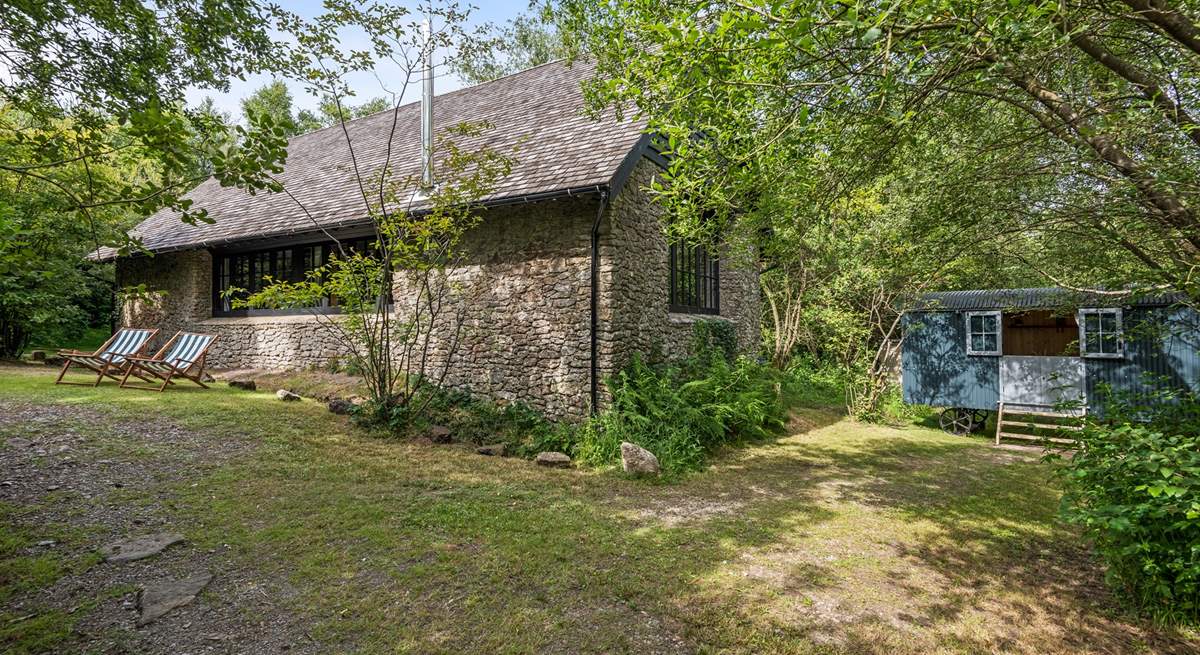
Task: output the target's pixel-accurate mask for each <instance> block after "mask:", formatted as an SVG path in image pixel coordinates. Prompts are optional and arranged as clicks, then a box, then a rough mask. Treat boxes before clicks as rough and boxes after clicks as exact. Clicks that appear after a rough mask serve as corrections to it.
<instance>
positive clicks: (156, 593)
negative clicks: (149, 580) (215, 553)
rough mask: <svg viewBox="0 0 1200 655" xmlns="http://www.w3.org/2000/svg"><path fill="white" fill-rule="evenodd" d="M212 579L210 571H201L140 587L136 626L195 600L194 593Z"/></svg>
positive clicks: (198, 591)
mask: <svg viewBox="0 0 1200 655" xmlns="http://www.w3.org/2000/svg"><path fill="white" fill-rule="evenodd" d="M212 579H213V576H212V574H211V573H209V572H207V571H203V572H201V573H197V574H196V575H193V576H191V577H189V578H184V579H183V580H171V581H168V582H160V583H158V584H153V585H147V586H145V587H142V592H141V593H140V594H138V609H139V610H140V613H139V614H138V620H137V624H138V626H139V627H141V626H143V625H146V624H147V623H150V622H151V621H153V620H155V619H157V618H159V617H161V616H162V615H164V614H166V613H167V612H170V611H171V610H173V609H175V608H176V607H183V606H184V605H187V604H188V603H190V602H192V601H193V600H196V595H197V594H199V593H200V591H201V590H202V589H204V588H205V587H207V586H208V583H210V582H212Z"/></svg>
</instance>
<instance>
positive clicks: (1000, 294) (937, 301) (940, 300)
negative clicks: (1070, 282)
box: [915, 287, 1182, 311]
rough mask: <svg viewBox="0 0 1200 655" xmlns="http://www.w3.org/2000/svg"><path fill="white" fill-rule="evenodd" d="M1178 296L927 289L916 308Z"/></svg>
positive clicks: (1140, 303)
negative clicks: (937, 290)
mask: <svg viewBox="0 0 1200 655" xmlns="http://www.w3.org/2000/svg"><path fill="white" fill-rule="evenodd" d="M1181 300H1182V297H1181V296H1175V295H1153V296H1136V297H1129V296H1108V295H1100V294H1089V293H1081V292H1077V291H1071V290H1068V289H1063V288H1060V287H1038V288H1032V289H973V290H970V291H939V292H936V293H927V294H925V295H924V296H923V297H922V298H921V301H920V302H919V303H918V304H917V307H916V308H915V311H969V310H976V309H980V310H982V309H1014V310H1015V309H1059V308H1069V307H1121V306H1126V307H1130V306H1132V307H1155V306H1163V305H1171V304H1174V303H1177V302H1179V301H1181Z"/></svg>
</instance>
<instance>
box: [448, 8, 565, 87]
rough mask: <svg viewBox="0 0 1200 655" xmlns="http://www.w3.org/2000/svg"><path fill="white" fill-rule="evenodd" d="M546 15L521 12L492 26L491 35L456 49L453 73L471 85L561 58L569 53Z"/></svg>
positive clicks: (452, 63)
mask: <svg viewBox="0 0 1200 655" xmlns="http://www.w3.org/2000/svg"><path fill="white" fill-rule="evenodd" d="M546 18H547V16H546V15H544V14H536V15H524V14H523V15H520V16H517V17H516V18H513V19H511V20H509V21H508V23H507V24H506V25H504V26H501V27H498V28H497V27H494V28H492V32H493V34H492V35H491V37H490V38H487V39H480V40H479V41H477V42H475V43H473V44H471V47H468V48H464V49H462V50H460V51H459V53H458V54H459V56H458V57H457V58H455V59H454V60H453V61H452V62H451V65H452V68H453V70H454V72H455V73H458V75H459V76H461V77H462V78H463V79H464V80H466V81H467V82H469V83H471V84H480V83H482V82H487V81H489V80H494V79H496V78H497V77H503V76H505V75H511V74H512V73H516V72H519V71H523V70H525V69H527V68H532V67H534V66H539V65H541V64H545V63H547V62H551V61H554V60H556V59H563V58H564V57H566V56H567V55H568V54H569V51H568V49H567V46H566V45H565V44H564V43H563V40H562V37H561V36H560V35H559V34H558V30H556V29H555V27H554V24H553V23H551V22H549V21H548V20H545V19H546Z"/></svg>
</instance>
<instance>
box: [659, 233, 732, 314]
mask: <svg viewBox="0 0 1200 655" xmlns="http://www.w3.org/2000/svg"><path fill="white" fill-rule="evenodd" d="M669 259H670V261H669V266H670V283H671V289H670V300H669V309H670V311H672V312H679V313H684V314H717V313H720V311H721V265H720V262H719V261H718V260H717V257H716V256H714V255H710V254H709V252H708V249H707V248H705V247H703V246H699V245H690V244H686V243H675V244H671V249H670V258H669Z"/></svg>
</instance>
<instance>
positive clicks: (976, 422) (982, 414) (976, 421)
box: [971, 409, 988, 432]
mask: <svg viewBox="0 0 1200 655" xmlns="http://www.w3.org/2000/svg"><path fill="white" fill-rule="evenodd" d="M987 420H988V411H987V410H986V409H973V410H971V431H972V432H978V431H980V430H982V429H983V426H984V425H986V424H987Z"/></svg>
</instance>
